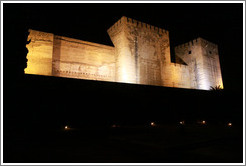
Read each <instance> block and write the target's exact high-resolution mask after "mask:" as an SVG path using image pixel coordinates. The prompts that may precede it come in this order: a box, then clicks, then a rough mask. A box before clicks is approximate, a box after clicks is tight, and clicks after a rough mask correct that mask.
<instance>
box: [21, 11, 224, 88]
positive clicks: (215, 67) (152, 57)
mask: <svg viewBox="0 0 246 166" xmlns="http://www.w3.org/2000/svg"><path fill="white" fill-rule="evenodd" d="M108 34H109V36H110V38H111V40H112V42H113V44H114V47H112V46H106V45H102V44H97V43H92V42H86V41H82V40H77V39H72V38H68V37H63V36H57V35H53V34H51V33H45V32H40V31H35V30H30V34H29V37H28V40H31V42H30V44H28V45H27V48H28V50H29V53H28V55H27V59H28V62H27V68H26V69H25V73H28V74H40V75H50V76H60V77H70V78H79V79H90V80H101V81H113V82H124V83H135V84H146V85H158V86H167V87H178V88H192V89H205V90H209V89H210V86H212V87H215V86H218V85H220V86H221V87H223V83H222V76H221V71H220V63H219V56H218V47H217V45H215V44H213V43H210V42H208V41H206V40H204V39H201V38H198V39H196V40H194V41H192V42H189V43H186V44H183V45H180V46H177V47H175V56H176V63H172V62H171V56H170V42H169V32H168V31H166V30H164V29H161V28H158V27H154V26H152V25H149V24H146V23H142V22H139V21H136V20H133V19H131V18H127V17H124V16H123V17H122V18H121V19H120V20H119V21H117V22H116V23H115V24H114V25H113V26H111V27H110V28H109V29H108Z"/></svg>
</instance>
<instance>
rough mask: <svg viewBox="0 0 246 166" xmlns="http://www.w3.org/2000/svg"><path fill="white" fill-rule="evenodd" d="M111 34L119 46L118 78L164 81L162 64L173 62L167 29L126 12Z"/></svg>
mask: <svg viewBox="0 0 246 166" xmlns="http://www.w3.org/2000/svg"><path fill="white" fill-rule="evenodd" d="M108 34H109V36H110V38H111V40H112V42H113V44H114V46H115V50H116V72H115V73H116V80H117V81H118V82H127V83H137V84H148V85H163V75H162V73H163V72H162V70H163V66H164V63H169V62H170V47H169V46H170V45H169V33H168V31H166V30H164V29H161V28H158V27H154V26H152V25H149V24H146V23H142V22H139V21H137V20H134V19H131V18H127V17H124V16H123V17H122V18H121V19H120V20H119V21H117V22H116V23H115V24H114V25H113V26H112V27H110V28H109V29H108Z"/></svg>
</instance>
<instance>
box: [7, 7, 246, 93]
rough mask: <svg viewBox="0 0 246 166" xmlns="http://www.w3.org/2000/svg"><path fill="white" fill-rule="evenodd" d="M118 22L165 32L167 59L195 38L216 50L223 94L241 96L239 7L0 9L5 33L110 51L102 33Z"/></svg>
mask: <svg viewBox="0 0 246 166" xmlns="http://www.w3.org/2000/svg"><path fill="white" fill-rule="evenodd" d="M122 16H127V17H130V18H133V19H136V20H139V21H142V22H146V23H148V24H151V25H154V26H157V27H160V28H164V29H166V30H168V31H169V33H170V42H171V53H172V54H173V48H174V46H176V45H179V44H182V43H185V42H188V41H190V40H193V39H195V38H196V37H202V38H204V39H207V40H208V41H211V42H213V43H216V44H218V46H219V54H220V63H221V68H222V77H223V83H224V88H225V89H226V90H229V91H233V92H242V88H243V86H242V83H243V4H216V3H210V4H167V3H162V4H143V3H139V4H98V3H97V4H84V3H80V4H4V28H5V29H4V32H6V31H9V32H11V31H12V32H16V31H18V27H25V28H31V29H35V30H40V31H44V32H50V33H54V34H56V35H62V36H66V37H71V38H76V39H81V40H85V41H90V42H95V43H101V44H106V45H113V44H112V42H111V41H110V38H109V36H108V34H107V29H108V28H109V27H110V26H112V25H113V24H114V23H115V22H116V21H117V20H118V19H120V18H121V17H122ZM5 34H7V33H5ZM9 35H11V33H9ZM9 35H8V36H9ZM7 63H11V62H7ZM6 65H7V64H6ZM8 65H11V64H8Z"/></svg>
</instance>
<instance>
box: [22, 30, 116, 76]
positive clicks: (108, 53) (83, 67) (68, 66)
mask: <svg viewBox="0 0 246 166" xmlns="http://www.w3.org/2000/svg"><path fill="white" fill-rule="evenodd" d="M29 39H31V42H30V44H28V45H27V48H28V51H29V53H28V55H27V59H28V63H27V68H26V69H25V73H27V74H40V75H49V76H60V77H70V78H80V79H90V80H102V81H115V49H114V47H110V46H106V45H102V44H96V43H91V42H86V41H82V40H76V39H72V38H68V37H62V36H57V35H53V34H51V33H45V32H40V31H35V30H30V34H29Z"/></svg>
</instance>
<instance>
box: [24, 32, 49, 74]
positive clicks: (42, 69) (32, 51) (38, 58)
mask: <svg viewBox="0 0 246 166" xmlns="http://www.w3.org/2000/svg"><path fill="white" fill-rule="evenodd" d="M53 39H54V35H53V34H52V33H45V32H40V31H35V30H30V31H29V36H28V41H29V40H31V42H30V43H29V44H28V45H27V46H26V47H27V49H28V54H27V60H28V61H27V65H28V66H27V68H26V69H25V73H28V74H38V75H52V52H53Z"/></svg>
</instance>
